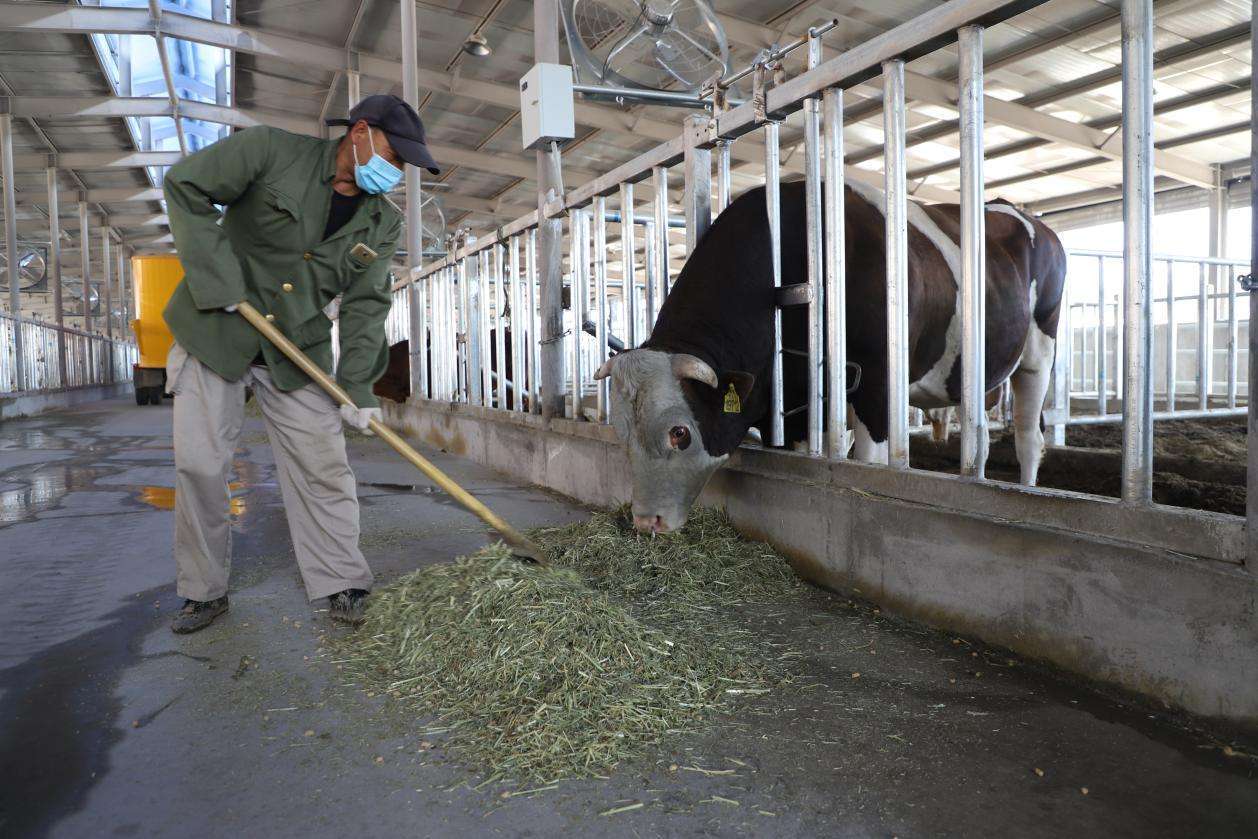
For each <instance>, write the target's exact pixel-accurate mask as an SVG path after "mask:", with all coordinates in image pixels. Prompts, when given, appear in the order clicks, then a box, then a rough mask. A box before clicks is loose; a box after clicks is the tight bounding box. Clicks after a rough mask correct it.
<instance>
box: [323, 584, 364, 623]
mask: <svg viewBox="0 0 1258 839" xmlns="http://www.w3.org/2000/svg"><path fill="white" fill-rule="evenodd" d="M328 610H329V612H330V613H331V615H332V620H334V621H340V622H341V623H348V624H349V625H351V626H358V625H359V624H361V623H362V622H363V620H364V619H365V618H366V617H367V592H365V591H363V590H362V589H360V588H347V589H345V591H341V592H337V593H336V594H334V595H332V596H331V597H329V598H328Z"/></svg>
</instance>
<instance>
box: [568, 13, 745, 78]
mask: <svg viewBox="0 0 1258 839" xmlns="http://www.w3.org/2000/svg"><path fill="white" fill-rule="evenodd" d="M560 5H561V8H562V11H563V23H564V32H565V33H566V34H567V39H568V51H569V52H570V53H571V54H572V63H573V66H574V67H575V69H576V72H577V79H578V81H587V80H588V81H595V82H602V83H604V84H608V85H615V86H620V87H637V88H645V89H649V90H673V91H685V92H688V93H693V92H695V91H698V90H699V88H700V87H701V86H702V85H703V83H704V82H706V81H708V80H709V79H711V78H712V77H713V76H714V75H716V74H718V73H719V74H721V75H724V74H725V73H726V72H727V71H728V70H729V42H728V41H727V40H726V38H725V30H724V28H723V27H722V26H721V22H720V20H718V19H717V17H716V13H715V12H714V11H713V10H712V6H711V5H709V4H708V3H707V2H705V0H563V2H562V3H561V4H560Z"/></svg>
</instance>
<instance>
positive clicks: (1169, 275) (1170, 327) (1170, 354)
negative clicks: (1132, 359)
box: [1166, 259, 1179, 411]
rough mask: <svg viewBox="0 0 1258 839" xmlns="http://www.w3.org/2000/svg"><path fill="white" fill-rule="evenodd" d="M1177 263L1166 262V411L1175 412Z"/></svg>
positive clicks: (1177, 349)
mask: <svg viewBox="0 0 1258 839" xmlns="http://www.w3.org/2000/svg"><path fill="white" fill-rule="evenodd" d="M1177 329H1178V325H1177V324H1176V322H1175V263H1174V262H1172V261H1171V260H1169V259H1168V260H1166V410H1168V411H1174V410H1175V355H1176V353H1177V352H1178V351H1179V347H1178V343H1179V342H1178V336H1176V334H1175V332H1176V330H1177Z"/></svg>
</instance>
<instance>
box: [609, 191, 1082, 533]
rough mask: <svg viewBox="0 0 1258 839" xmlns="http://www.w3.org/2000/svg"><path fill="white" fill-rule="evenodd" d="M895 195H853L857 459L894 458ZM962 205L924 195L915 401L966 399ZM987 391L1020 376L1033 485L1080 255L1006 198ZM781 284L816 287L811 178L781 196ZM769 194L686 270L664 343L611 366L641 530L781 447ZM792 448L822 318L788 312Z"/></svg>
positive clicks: (914, 258) (1022, 441)
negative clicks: (739, 451) (751, 448)
mask: <svg viewBox="0 0 1258 839" xmlns="http://www.w3.org/2000/svg"><path fill="white" fill-rule="evenodd" d="M882 206H883V203H882V195H881V193H880V192H878V191H877V190H873V189H871V188H868V187H864V186H862V185H849V186H848V187H847V188H846V191H845V223H846V230H845V232H844V235H845V237H846V239H845V243H846V255H847V353H848V360H849V362H852V363H855V364H857V365H859V367H860V369H861V378H860V383H859V386H858V387H857V388H856V390H855V391H854V392H852V393H851V394H849V395H848V401H849V405H848V417H849V423H850V424H851V426H852V428H853V430H854V446H853V456H854V457H856V458H857V459H859V460H864V461H871V462H874V461H879V460H881V461H882V462H886V453H887V434H888V432H887V333H886V323H887V318H886V279H885V278H886V270H885V245H884V222H883V213H882ZM959 218H960V208H959V207H958V206H956V205H938V206H924V205H920V204H917V203H915V202H909V207H908V221H909V231H908V257H909V259H908V281H909V290H908V297H909V347H908V354H909V379H910V387H909V402H910V404H911V405H913V406H915V407H919V408H923V409H926V410H930V409H933V408H939V407H943V406H947V405H955V404H957V403H958V402H959V401H960V389H961V369H960V359H959V354H960V348H961V315H960V311H959V309H958V306H959V293H958V290H959V286H960V265H961V257H960V248H959V245H958V242H959V241H960V221H959ZM986 223H987V291H986V294H987V296H986V306H987V309H986V341H987V344H986V374H987V381H986V389H987V390H989V391H990V390H992V389H995V388H999V387H1000V386H1001V384H1002V383H1003V382H1005V381H1006V380H1009V381H1010V384H1011V385H1012V388H1013V396H1014V426H1015V439H1016V448H1017V454H1018V461H1019V464H1020V466H1021V476H1022V481H1023V482H1024V483H1027V484H1034V483H1035V478H1036V472H1037V470H1038V467H1039V461H1040V457H1041V453H1042V449H1043V441H1044V436H1043V432H1042V427H1041V412H1042V409H1043V404H1044V397H1045V395H1046V393H1047V390H1048V383H1049V376H1050V374H1051V372H1052V365H1053V357H1054V346H1055V343H1056V342H1055V336H1056V334H1057V318H1058V310H1059V306H1060V302H1061V297H1062V288H1063V285H1064V281H1065V273H1066V254H1065V251H1064V249H1063V248H1062V246H1061V242H1060V241H1059V240H1058V238H1057V236H1056V235H1055V234H1054V233H1053V231H1052V230H1050V229H1049V228H1048V227H1047V226H1045V225H1044V224H1043V223H1042V222H1040V221H1039V220H1037V219H1032V218H1029V217H1027V216H1025V215H1023V214H1022V213H1020V212H1018V211H1017V210H1016V209H1015V208H1014V207H1013V206H1012V205H1010V204H1008V203H1006V202H995V203H992V204H989V205H988V206H987V212H986ZM781 230H782V241H781V247H782V283H783V285H790V284H794V283H802V282H805V281H806V279H807V263H806V252H805V235H806V228H805V210H804V184H803V183H802V182H798V181H797V182H792V183H784V184H782V187H781ZM770 253H771V252H770V242H769V229H768V224H767V221H766V215H765V194H764V189H763V188H758V189H754V190H750V191H748V192H746V193H744V194H743V195H741V196H740V197H739V198H738V199H737V200H735V201H734V202H733V203H731V204H730V205H729V207H727V208H726V209H725V211H724V212H723V213H721V215H720V216H719V217H718V218H717V219H716V220H715V221H714V222H713V224H712V227H711V228H710V229H709V230H708V232H707V233H706V234H705V235H704V237H703V238H702V239H701V240H700V241H699V243H698V244H697V245H696V247H695V249H694V251H693V253H692V254H691V255H690V258H689V259H688V260H687V262H686V264H685V266H684V267H683V268H682V270H681V273H680V276H679V277H678V278H677V282H676V283H675V285H674V286H673V288H672V290H671V292H670V293H669V296H668V298H667V300H665V302H664V305H663V307H662V308H661V310H660V315H659V319H658V320H657V322H656V324H655V328H654V329H653V331H652V332H651V336H650V337H649V338H648V339H647V341H646V342H645V343H644V344H643V345H642V346H641V347H639V348H637V349H634V350H629V351H627V352H623V353H620V354H619V355H616V356H614V357H612V358H611V359H610V360H609V361H608V362H607V363H606V364H604V365H603V367H602V368H601V369H600V370H599V371H598V373H597V374H596V378H600V379H601V378H606V377H608V376H610V377H611V379H612V388H613V396H612V423H613V425H614V426H615V429H616V431H617V433H618V434H619V436H620V437H621V439H622V440H624V441H625V443H626V446H627V448H628V454H629V461H630V466H631V472H632V480H633V515H634V523H635V525H636V526H637V527H638V528H639V529H640V530H642V531H644V532H664V531H669V530H676V529H677V528H679V527H681V526H682V525H683V524H685V521H686V517H687V515H688V512H689V509H690V507H691V505H692V504H693V503H694V500H695V498H697V497H698V495H699V493H700V491H701V490H702V489H703V487H704V485H705V484H706V483H707V481H708V479H709V478H710V477H711V475H712V473H713V472H715V471H716V469H717V468H718V467H720V466H721V465H722V464H723V463H725V461H726V460H727V459H728V458H729V455H730V453H731V452H732V451H733V450H734V449H735V448H736V447H737V446H738V445H739V443H740V442H742V440H743V439H744V438H745V437H746V436H747V434H748V432H749V430H750V429H752V428H757V429H758V430H759V431H760V433H761V434H762V436H763V437H764V439H768V419H769V417H768V413H769V383H770V371H771V368H772V357H773V312H774V308H775V291H774V288H773V271H772V266H771V263H770ZM782 344H783V347H784V348H786V349H787V350H794V351H795V352H786V353H784V358H783V377H782V378H783V392H784V407H785V409H786V410H787V412H788V416H787V418H786V421H785V426H786V439H787V442H788V444H789V443H791V442H792V441H797V440H803V439H805V438H806V422H807V417H806V412H804V411H796V412H794V413H790V411H791V410H792V409H795V408H797V407H799V406H802V405H804V404H805V403H806V397H807V364H806V356H805V355H801V353H802V352H803V351H806V349H807V310H806V308H804V307H798V308H791V309H784V310H783V312H782Z"/></svg>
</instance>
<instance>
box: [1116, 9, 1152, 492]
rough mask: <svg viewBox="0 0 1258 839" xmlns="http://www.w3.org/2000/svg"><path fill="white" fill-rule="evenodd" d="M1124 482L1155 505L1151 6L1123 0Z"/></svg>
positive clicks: (1124, 489)
mask: <svg viewBox="0 0 1258 839" xmlns="http://www.w3.org/2000/svg"><path fill="white" fill-rule="evenodd" d="M1121 18H1122V59H1123V62H1122V67H1123V344H1124V350H1123V481H1122V498H1123V501H1125V502H1127V503H1129V504H1148V503H1151V502H1152V500H1153V411H1152V407H1153V377H1152V375H1151V367H1150V365H1149V361H1150V357H1151V356H1152V355H1153V333H1152V330H1151V328H1150V315H1151V314H1152V307H1151V295H1150V289H1151V279H1152V277H1151V272H1152V260H1151V251H1150V239H1151V236H1152V222H1153V4H1152V0H1123V3H1122V10H1121Z"/></svg>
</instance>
